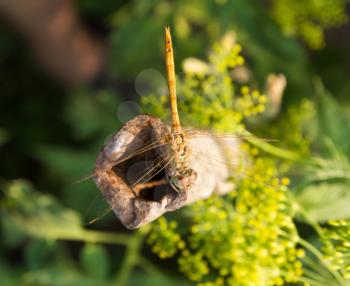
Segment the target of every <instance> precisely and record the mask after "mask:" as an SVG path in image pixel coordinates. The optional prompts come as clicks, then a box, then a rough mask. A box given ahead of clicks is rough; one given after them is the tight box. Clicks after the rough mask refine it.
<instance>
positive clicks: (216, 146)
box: [93, 115, 239, 229]
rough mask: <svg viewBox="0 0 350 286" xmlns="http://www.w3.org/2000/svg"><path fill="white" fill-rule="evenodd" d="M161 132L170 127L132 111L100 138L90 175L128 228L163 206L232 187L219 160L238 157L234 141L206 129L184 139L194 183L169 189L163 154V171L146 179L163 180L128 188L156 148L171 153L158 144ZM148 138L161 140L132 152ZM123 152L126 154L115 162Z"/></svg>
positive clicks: (170, 207)
mask: <svg viewBox="0 0 350 286" xmlns="http://www.w3.org/2000/svg"><path fill="white" fill-rule="evenodd" d="M164 134H170V128H169V126H167V125H166V124H164V123H163V122H162V121H161V120H160V119H158V118H155V117H152V116H148V115H139V116H136V117H135V118H133V119H132V120H130V121H128V122H127V123H126V124H125V125H124V127H123V128H121V129H120V130H119V131H118V132H116V133H115V134H114V135H113V136H112V137H111V138H110V139H109V140H108V141H107V142H106V144H105V146H104V147H103V149H102V151H101V152H100V154H99V155H98V157H97V160H96V165H95V172H94V177H93V179H94V181H95V183H96V185H97V187H98V188H99V189H100V191H101V193H102V195H103V197H104V198H105V199H106V201H107V202H108V204H109V205H110V207H111V209H112V210H113V211H114V213H115V214H116V215H117V217H118V218H119V220H120V221H121V222H122V223H123V225H125V227H126V228H128V229H135V228H139V227H140V226H142V225H144V224H147V223H149V222H151V221H153V220H155V219H157V218H158V217H160V216H161V215H163V214H164V213H166V212H169V211H174V210H177V209H179V208H181V207H183V206H185V205H188V204H191V203H193V202H195V201H198V200H202V199H206V198H208V197H209V196H211V195H212V194H213V193H218V194H220V195H221V194H225V193H227V192H228V191H231V190H232V189H233V188H234V186H233V184H232V183H228V182H227V179H228V178H229V176H230V174H231V172H232V168H231V167H229V165H226V164H225V162H226V160H227V158H233V157H236V158H238V151H239V141H238V140H237V139H234V138H231V139H229V140H219V139H218V138H216V137H215V136H213V135H210V134H204V135H203V134H200V135H196V133H194V134H193V135H191V138H190V139H189V140H188V146H189V150H191V151H190V155H189V159H188V167H189V168H191V169H193V170H194V171H195V172H196V173H197V178H196V180H195V182H194V184H193V185H192V186H190V187H189V188H187V189H186V188H182V189H179V188H177V189H176V190H175V189H174V188H173V187H172V185H171V184H170V180H171V177H170V174H171V173H172V172H171V168H172V167H171V164H167V162H166V160H164V163H163V166H164V168H163V171H162V172H160V173H159V174H157V175H156V176H154V177H153V178H150V182H155V184H157V182H159V181H161V180H162V182H164V181H165V183H164V184H161V185H159V186H155V187H149V188H147V187H145V188H144V189H142V190H141V191H140V192H135V191H134V190H133V188H132V185H133V183H134V182H135V179H134V178H133V175H135V174H133V173H137V171H140V170H141V172H142V171H143V173H145V172H147V166H148V164H149V163H152V162H154V161H155V160H156V158H159V156H161V155H162V154H163V155H164V154H167V153H169V154H171V152H172V151H171V148H170V145H168V144H164V140H165V139H164V136H162V135H164ZM149 144H153V145H154V146H156V145H161V146H160V147H158V148H154V149H152V150H149V151H147V152H143V153H141V154H138V155H135V156H132V154H133V153H135V152H136V151H137V150H139V149H140V148H142V147H145V146H148V145H149ZM162 144H163V145H162ZM228 152H229V153H230V154H228ZM128 156H130V157H131V158H130V159H128V160H125V161H123V162H121V163H118V164H117V162H118V161H121V160H122V159H123V158H126V157H128ZM168 157H170V155H169V156H168ZM163 158H165V157H164V156H163ZM210 160H211V161H212V162H209V161H210ZM138 165H139V166H138ZM135 166H136V167H135ZM136 169H139V170H136Z"/></svg>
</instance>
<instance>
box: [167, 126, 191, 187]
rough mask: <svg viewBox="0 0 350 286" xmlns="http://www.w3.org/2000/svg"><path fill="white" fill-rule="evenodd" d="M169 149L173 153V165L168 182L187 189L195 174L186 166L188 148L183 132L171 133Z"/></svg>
mask: <svg viewBox="0 0 350 286" xmlns="http://www.w3.org/2000/svg"><path fill="white" fill-rule="evenodd" d="M171 149H172V152H173V154H174V166H173V172H172V174H171V176H170V177H171V178H170V182H171V184H172V185H173V186H175V188H177V189H189V188H190V187H191V186H192V185H193V184H194V182H195V180H196V178H197V174H196V172H195V171H194V170H192V169H190V168H189V166H188V150H187V144H186V136H185V134H184V133H182V132H177V133H172V137H171Z"/></svg>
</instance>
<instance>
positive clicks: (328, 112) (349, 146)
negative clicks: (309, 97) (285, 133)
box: [315, 79, 350, 155]
mask: <svg viewBox="0 0 350 286" xmlns="http://www.w3.org/2000/svg"><path fill="white" fill-rule="evenodd" d="M315 86H316V93H317V95H318V97H317V114H318V123H319V124H318V125H319V129H320V130H319V133H320V138H321V139H322V138H329V139H331V140H332V141H333V142H334V144H335V145H336V146H337V148H338V149H340V150H341V151H342V152H344V153H346V154H347V155H350V141H349V138H350V125H349V121H350V117H349V113H348V112H346V111H345V110H343V109H342V108H341V106H340V105H339V104H338V103H337V102H336V100H335V99H334V97H332V96H331V95H330V94H329V93H328V91H327V90H325V88H324V87H323V85H322V82H321V80H319V79H316V81H315Z"/></svg>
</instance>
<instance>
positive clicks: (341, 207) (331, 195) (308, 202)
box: [297, 183, 350, 222]
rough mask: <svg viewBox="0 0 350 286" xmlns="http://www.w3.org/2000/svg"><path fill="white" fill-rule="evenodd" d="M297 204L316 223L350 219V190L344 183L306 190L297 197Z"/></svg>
mask: <svg viewBox="0 0 350 286" xmlns="http://www.w3.org/2000/svg"><path fill="white" fill-rule="evenodd" d="M297 202H298V203H299V205H300V207H301V208H302V209H303V210H304V211H305V212H306V213H307V215H308V217H309V218H310V219H312V220H314V221H318V222H326V221H328V220H331V219H345V218H349V217H350V208H349V205H350V190H349V186H348V184H346V183H344V184H342V183H321V184H315V185H310V186H308V187H306V188H304V189H303V190H302V191H301V192H300V193H299V194H298V196H297Z"/></svg>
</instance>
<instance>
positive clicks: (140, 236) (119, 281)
mask: <svg viewBox="0 0 350 286" xmlns="http://www.w3.org/2000/svg"><path fill="white" fill-rule="evenodd" d="M147 232H148V230H146V231H142V230H140V231H137V232H135V234H134V235H133V236H131V237H130V238H129V242H128V244H127V248H126V253H125V257H124V261H123V263H122V265H121V267H120V269H119V271H118V274H117V277H116V279H115V285H116V286H124V285H126V282H127V281H128V278H129V275H130V274H131V271H132V270H133V268H134V267H135V266H136V265H137V264H139V263H141V262H142V259H141V255H140V249H141V246H142V243H143V240H144V237H145V235H146V234H147Z"/></svg>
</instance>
